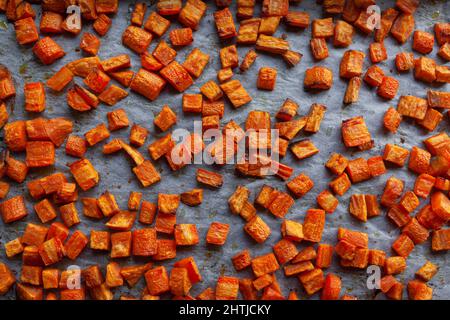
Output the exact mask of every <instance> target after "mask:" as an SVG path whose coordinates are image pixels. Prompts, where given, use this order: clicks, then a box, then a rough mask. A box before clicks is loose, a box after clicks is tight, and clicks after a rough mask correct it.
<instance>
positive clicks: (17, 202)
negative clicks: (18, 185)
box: [0, 195, 28, 223]
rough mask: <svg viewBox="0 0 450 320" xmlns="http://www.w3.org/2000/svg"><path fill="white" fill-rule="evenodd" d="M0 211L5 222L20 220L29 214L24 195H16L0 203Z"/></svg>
mask: <svg viewBox="0 0 450 320" xmlns="http://www.w3.org/2000/svg"><path fill="white" fill-rule="evenodd" d="M0 212H1V215H2V219H3V222H4V223H11V222H14V221H17V220H20V219H22V218H24V217H26V216H27V215H28V212H27V208H26V207H25V202H24V199H23V196H21V195H19V196H15V197H12V198H10V199H8V200H5V201H3V202H2V203H1V204H0Z"/></svg>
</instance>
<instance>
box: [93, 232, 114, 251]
mask: <svg viewBox="0 0 450 320" xmlns="http://www.w3.org/2000/svg"><path fill="white" fill-rule="evenodd" d="M89 247H90V248H91V249H92V250H104V251H109V249H110V247H111V236H110V233H109V231H97V230H91V238H90V242H89Z"/></svg>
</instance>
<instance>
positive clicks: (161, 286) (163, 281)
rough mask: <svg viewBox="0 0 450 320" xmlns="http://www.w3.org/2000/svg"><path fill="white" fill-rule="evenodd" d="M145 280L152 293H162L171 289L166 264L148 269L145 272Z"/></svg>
mask: <svg viewBox="0 0 450 320" xmlns="http://www.w3.org/2000/svg"><path fill="white" fill-rule="evenodd" d="M145 281H146V283H147V289H148V292H149V293H150V294H151V295H160V294H163V293H165V292H167V291H169V290H170V286H169V277H168V275H167V270H166V268H165V267H164V266H159V267H156V268H153V269H150V270H148V271H147V272H146V273H145Z"/></svg>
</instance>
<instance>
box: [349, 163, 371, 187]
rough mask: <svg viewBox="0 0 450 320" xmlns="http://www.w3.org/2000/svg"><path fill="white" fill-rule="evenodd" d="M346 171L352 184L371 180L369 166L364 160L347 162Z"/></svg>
mask: <svg viewBox="0 0 450 320" xmlns="http://www.w3.org/2000/svg"><path fill="white" fill-rule="evenodd" d="M346 171H347V173H348V175H349V177H350V179H351V181H352V183H358V182H361V181H365V180H368V179H370V178H372V174H371V172H370V169H369V165H368V163H367V160H366V159H364V158H357V159H354V160H350V161H349V162H348V165H347V169H346Z"/></svg>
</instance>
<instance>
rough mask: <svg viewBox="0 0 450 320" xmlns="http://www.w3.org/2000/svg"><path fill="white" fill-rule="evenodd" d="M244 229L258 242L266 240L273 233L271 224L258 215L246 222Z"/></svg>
mask: <svg viewBox="0 0 450 320" xmlns="http://www.w3.org/2000/svg"><path fill="white" fill-rule="evenodd" d="M244 231H245V232H247V233H248V234H249V235H250V236H251V237H252V238H253V239H254V240H255V241H256V242H258V243H262V242H264V241H266V239H267V238H268V237H269V236H270V233H271V230H270V228H269V226H268V225H267V224H266V223H265V222H264V220H262V219H261V218H260V217H259V216H257V215H255V216H254V217H253V218H252V219H250V220H249V221H248V222H247V223H246V224H245V226H244Z"/></svg>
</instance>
